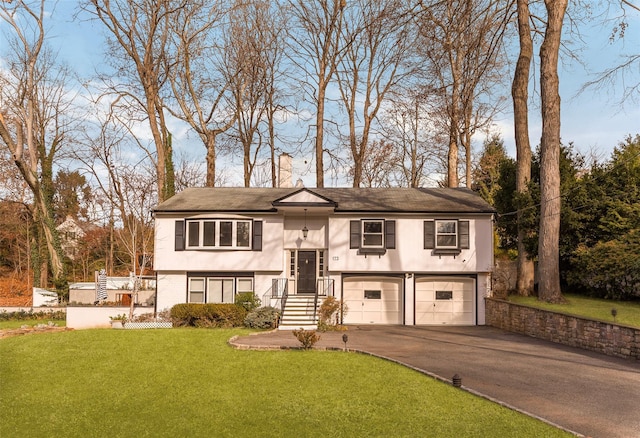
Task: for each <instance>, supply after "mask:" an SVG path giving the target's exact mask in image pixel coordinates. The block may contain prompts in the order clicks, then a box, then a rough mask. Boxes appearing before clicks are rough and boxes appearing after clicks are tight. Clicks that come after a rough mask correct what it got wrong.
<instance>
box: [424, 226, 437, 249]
mask: <svg viewBox="0 0 640 438" xmlns="http://www.w3.org/2000/svg"><path fill="white" fill-rule="evenodd" d="M435 247H436V223H435V221H424V249H434V248H435Z"/></svg>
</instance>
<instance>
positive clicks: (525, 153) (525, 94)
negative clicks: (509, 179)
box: [511, 0, 534, 296]
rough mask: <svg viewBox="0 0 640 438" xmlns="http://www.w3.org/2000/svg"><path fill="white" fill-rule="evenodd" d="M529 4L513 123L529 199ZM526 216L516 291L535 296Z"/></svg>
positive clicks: (522, 5)
mask: <svg viewBox="0 0 640 438" xmlns="http://www.w3.org/2000/svg"><path fill="white" fill-rule="evenodd" d="M530 19H531V14H530V12H529V2H528V1H527V0H517V24H518V38H519V42H520V52H519V55H518V61H517V63H516V69H515V72H514V75H513V83H512V86H511V96H512V98H513V121H514V132H515V143H516V163H517V170H516V192H517V193H519V194H520V196H521V197H522V196H525V194H526V193H527V191H528V187H529V180H530V179H531V145H530V143H529V105H528V103H529V75H530V71H531V63H532V60H533V40H532V36H531V26H530V24H529V20H530ZM522 220H523V213H522V212H520V211H518V213H517V223H518V243H517V245H518V262H517V263H518V273H517V279H516V290H517V292H518V294H520V295H524V296H529V295H532V294H533V281H534V267H533V260H532V259H531V257H530V256H529V253H528V251H527V249H526V246H525V240H526V239H525V237H526V232H525V229H524V227H523V226H522Z"/></svg>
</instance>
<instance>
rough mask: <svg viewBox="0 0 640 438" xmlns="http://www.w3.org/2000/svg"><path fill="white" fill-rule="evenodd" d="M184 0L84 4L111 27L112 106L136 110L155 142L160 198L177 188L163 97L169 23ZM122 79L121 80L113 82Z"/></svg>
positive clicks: (92, 1) (105, 0)
mask: <svg viewBox="0 0 640 438" xmlns="http://www.w3.org/2000/svg"><path fill="white" fill-rule="evenodd" d="M183 7H184V0H179V1H174V0H157V1H144V2H139V1H136V0H114V1H110V0H89V2H88V3H87V4H85V6H84V8H85V9H86V10H87V11H89V12H90V13H91V14H93V15H95V16H96V17H97V18H98V19H99V20H100V21H101V22H102V23H103V24H104V26H105V27H106V29H107V31H108V33H109V40H108V43H107V44H108V53H107V54H106V56H107V59H108V60H109V62H110V63H111V64H112V67H113V71H114V72H116V73H117V75H115V76H114V75H113V72H111V73H109V74H107V75H105V76H104V77H103V79H104V80H105V82H107V85H108V87H109V90H108V91H109V93H113V94H115V95H116V96H117V98H116V99H115V101H114V103H113V106H114V107H117V108H119V109H120V110H121V111H123V112H128V113H132V112H133V110H135V111H140V112H141V114H142V117H143V118H144V119H146V121H147V123H148V126H149V129H150V131H151V135H152V137H153V144H154V147H155V156H154V155H150V158H152V159H153V160H154V163H155V168H156V175H157V178H156V180H157V185H158V194H159V200H160V201H163V200H165V199H168V198H170V197H171V196H173V194H174V193H175V182H174V170H173V158H172V145H171V134H170V133H169V130H168V128H167V119H166V116H165V112H164V105H163V101H162V89H163V87H164V86H165V82H166V80H167V60H168V59H167V58H168V53H167V52H168V43H169V36H170V23H171V22H172V21H173V20H174V17H175V15H176V11H179V10H181V9H182V8H183ZM118 79H120V80H122V81H123V83H117V82H116V81H117V80H118Z"/></svg>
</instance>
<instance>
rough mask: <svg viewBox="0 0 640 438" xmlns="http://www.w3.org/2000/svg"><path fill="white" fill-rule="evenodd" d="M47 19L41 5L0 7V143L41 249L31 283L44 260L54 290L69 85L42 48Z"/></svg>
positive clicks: (43, 278)
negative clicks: (25, 190) (3, 40)
mask: <svg viewBox="0 0 640 438" xmlns="http://www.w3.org/2000/svg"><path fill="white" fill-rule="evenodd" d="M47 15H48V11H45V2H44V1H40V2H39V3H37V4H36V5H33V6H32V4H31V3H28V2H25V1H21V0H18V1H16V2H15V3H12V2H3V3H2V4H1V5H0V20H2V21H3V22H4V23H6V24H7V25H8V32H10V36H9V38H8V42H9V48H10V50H9V53H8V54H7V61H8V63H9V65H10V66H11V68H10V69H8V70H5V71H3V72H0V139H1V140H2V142H1V144H3V145H4V146H5V147H7V148H8V149H9V151H10V153H11V155H12V158H13V162H14V163H15V165H16V167H17V169H18V170H19V172H20V175H21V177H22V178H23V179H24V181H25V182H26V184H27V185H28V186H29V189H30V191H31V193H32V195H33V205H32V215H33V218H34V220H35V222H36V223H37V224H38V226H39V231H40V232H41V233H42V240H43V242H44V244H45V245H46V258H45V262H44V263H43V265H40V266H34V268H35V271H36V273H35V275H34V276H35V279H34V280H35V284H36V285H38V284H40V285H42V286H44V285H45V284H46V283H47V275H46V273H47V262H46V259H48V265H49V266H50V267H51V273H52V276H53V283H54V285H55V286H56V288H58V289H59V291H60V290H63V289H65V283H66V279H65V272H64V266H63V262H62V258H63V255H62V250H61V247H60V242H59V239H58V233H57V230H56V224H55V221H54V213H53V194H54V186H53V169H54V165H55V164H57V160H58V159H59V155H60V152H61V150H62V148H63V147H65V146H66V145H68V144H69V143H71V142H72V141H73V138H72V127H71V119H72V107H71V102H70V95H69V90H68V86H69V85H70V82H71V81H70V74H69V72H68V70H67V69H65V68H64V67H61V66H59V65H57V64H56V60H55V57H54V55H53V53H52V52H51V51H49V50H48V49H47V47H46V44H45V25H44V21H45V17H46V16H47ZM38 269H41V274H42V275H40V276H38V275H37V270H38ZM38 277H40V278H38Z"/></svg>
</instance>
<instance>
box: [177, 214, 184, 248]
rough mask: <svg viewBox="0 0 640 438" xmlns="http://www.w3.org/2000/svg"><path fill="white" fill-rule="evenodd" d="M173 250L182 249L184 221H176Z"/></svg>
mask: <svg viewBox="0 0 640 438" xmlns="http://www.w3.org/2000/svg"><path fill="white" fill-rule="evenodd" d="M175 250H176V251H184V221H176V232H175Z"/></svg>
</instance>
